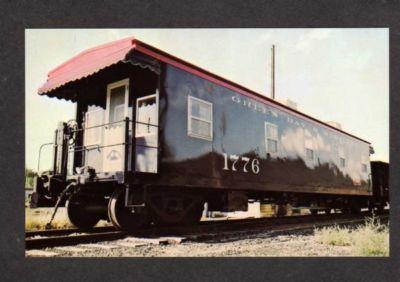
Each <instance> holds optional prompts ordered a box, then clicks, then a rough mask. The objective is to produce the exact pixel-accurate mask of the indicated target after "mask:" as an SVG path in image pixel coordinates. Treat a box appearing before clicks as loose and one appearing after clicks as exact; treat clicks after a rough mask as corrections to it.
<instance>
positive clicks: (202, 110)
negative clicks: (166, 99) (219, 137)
mask: <svg viewBox="0 0 400 282" xmlns="http://www.w3.org/2000/svg"><path fill="white" fill-rule="evenodd" d="M188 135H189V136H191V137H196V138H202V139H206V140H209V141H212V139H213V121H212V103H210V102H207V101H204V100H201V99H198V98H195V97H192V96H188Z"/></svg>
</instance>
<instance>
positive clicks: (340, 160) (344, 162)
mask: <svg viewBox="0 0 400 282" xmlns="http://www.w3.org/2000/svg"><path fill="white" fill-rule="evenodd" d="M342 160H343V165H342ZM339 165H340V167H341V168H346V158H344V157H339Z"/></svg>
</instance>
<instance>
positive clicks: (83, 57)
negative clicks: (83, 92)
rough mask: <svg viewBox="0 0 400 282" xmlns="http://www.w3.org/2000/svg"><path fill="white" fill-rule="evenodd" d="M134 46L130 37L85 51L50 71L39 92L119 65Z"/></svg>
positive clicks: (44, 91) (42, 92)
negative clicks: (113, 65)
mask: <svg viewBox="0 0 400 282" xmlns="http://www.w3.org/2000/svg"><path fill="white" fill-rule="evenodd" d="M134 46H135V40H134V38H133V37H129V38H125V39H122V40H118V41H114V42H111V43H107V44H104V45H100V46H97V47H94V48H91V49H88V50H85V51H83V52H81V53H79V54H78V55H76V56H74V57H72V58H71V59H69V60H68V61H66V62H65V63H63V64H62V65H60V66H58V67H57V68H55V69H53V70H52V71H50V72H49V74H48V75H47V81H46V83H45V84H44V85H43V86H42V87H40V88H39V91H38V92H39V94H44V93H46V92H49V91H51V90H53V89H55V88H58V87H60V86H62V85H64V84H66V83H68V82H71V81H74V80H78V79H81V78H84V77H86V76H89V75H91V74H93V73H96V72H98V71H99V70H101V69H104V68H106V67H108V66H110V65H112V64H115V63H118V62H119V61H121V60H123V59H124V58H125V56H126V54H127V53H128V52H129V51H130V50H131V49H132V48H133V47H134Z"/></svg>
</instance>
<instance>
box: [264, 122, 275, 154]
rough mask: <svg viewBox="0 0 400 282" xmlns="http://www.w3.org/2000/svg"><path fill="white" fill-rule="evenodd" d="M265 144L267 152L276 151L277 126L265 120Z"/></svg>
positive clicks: (272, 152)
mask: <svg viewBox="0 0 400 282" xmlns="http://www.w3.org/2000/svg"><path fill="white" fill-rule="evenodd" d="M265 144H266V151H267V153H269V154H274V153H277V152H278V126H277V125H275V124H272V123H269V122H265Z"/></svg>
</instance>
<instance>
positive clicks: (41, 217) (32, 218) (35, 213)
mask: <svg viewBox="0 0 400 282" xmlns="http://www.w3.org/2000/svg"><path fill="white" fill-rule="evenodd" d="M52 213H53V209H52V208H35V209H30V208H26V209H25V230H26V231H34V230H44V229H45V228H46V224H47V223H48V222H49V221H50V218H51V215H52ZM51 226H52V228H54V229H63V228H73V227H74V226H73V225H72V224H71V222H70V221H69V219H68V216H67V212H66V209H65V208H59V209H58V211H57V213H56V216H55V217H54V220H53V222H52V223H51ZM96 226H110V223H108V222H107V221H106V220H100V221H99V223H98V224H97V225H96Z"/></svg>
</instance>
